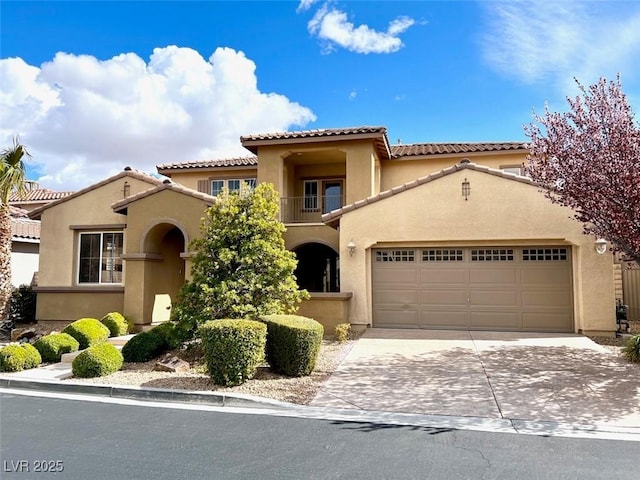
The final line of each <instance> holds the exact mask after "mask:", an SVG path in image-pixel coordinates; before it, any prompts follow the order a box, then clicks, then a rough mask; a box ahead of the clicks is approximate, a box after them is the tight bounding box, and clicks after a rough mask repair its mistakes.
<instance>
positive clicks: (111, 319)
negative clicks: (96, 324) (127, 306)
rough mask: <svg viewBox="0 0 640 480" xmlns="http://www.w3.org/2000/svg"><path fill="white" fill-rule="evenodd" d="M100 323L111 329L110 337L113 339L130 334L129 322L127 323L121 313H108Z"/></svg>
mask: <svg viewBox="0 0 640 480" xmlns="http://www.w3.org/2000/svg"><path fill="white" fill-rule="evenodd" d="M100 323H102V324H103V325H104V326H105V327H107V328H108V329H109V335H110V336H111V337H121V336H122V335H126V334H127V333H129V322H127V320H126V319H125V318H124V315H122V314H121V313H118V312H110V313H107V314H106V315H105V316H104V317H102V318H101V319H100Z"/></svg>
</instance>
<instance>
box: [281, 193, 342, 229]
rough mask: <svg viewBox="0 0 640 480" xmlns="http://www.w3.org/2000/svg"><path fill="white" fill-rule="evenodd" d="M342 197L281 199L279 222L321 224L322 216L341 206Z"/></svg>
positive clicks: (325, 196)
mask: <svg viewBox="0 0 640 480" xmlns="http://www.w3.org/2000/svg"><path fill="white" fill-rule="evenodd" d="M343 200H344V199H343V197H342V195H323V196H307V197H282V198H281V199H280V220H281V221H282V222H283V223H322V215H323V214H325V213H329V212H330V211H332V210H335V209H337V208H340V207H342V206H343Z"/></svg>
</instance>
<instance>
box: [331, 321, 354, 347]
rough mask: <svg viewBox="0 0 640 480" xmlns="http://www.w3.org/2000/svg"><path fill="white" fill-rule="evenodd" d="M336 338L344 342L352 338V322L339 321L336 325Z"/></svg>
mask: <svg viewBox="0 0 640 480" xmlns="http://www.w3.org/2000/svg"><path fill="white" fill-rule="evenodd" d="M335 338H336V341H337V342H340V343H344V342H346V341H347V340H349V339H350V338H351V324H350V323H339V324H338V325H336V329H335Z"/></svg>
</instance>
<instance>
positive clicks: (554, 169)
mask: <svg viewBox="0 0 640 480" xmlns="http://www.w3.org/2000/svg"><path fill="white" fill-rule="evenodd" d="M576 83H577V84H578V87H579V88H580V91H581V92H582V95H580V96H576V97H575V98H573V99H572V98H567V101H568V103H569V107H570V111H568V112H565V113H557V112H551V111H550V110H549V108H548V107H546V108H545V113H544V115H543V116H539V115H535V114H534V122H533V123H531V124H530V125H527V126H525V127H524V129H525V134H526V135H527V136H528V137H529V138H530V139H531V142H530V143H529V155H528V157H527V160H528V165H527V174H528V175H529V176H530V177H531V178H532V179H533V180H534V181H536V182H537V183H538V184H539V185H540V186H541V187H542V188H543V189H544V191H545V194H546V196H547V197H548V198H549V199H550V200H551V201H552V202H554V203H558V204H561V205H564V206H567V207H571V208H572V209H573V210H574V211H575V218H576V219H577V220H578V221H580V222H583V223H584V231H585V233H587V234H591V235H594V236H596V237H601V238H604V239H606V240H609V241H610V242H611V243H612V244H613V246H614V248H615V249H617V250H619V251H620V252H622V253H623V254H625V255H626V256H627V257H630V259H632V260H635V261H636V262H638V263H639V264H640V125H638V124H637V123H635V122H634V118H633V112H632V111H631V107H630V106H629V102H628V101H627V97H626V95H625V94H624V93H623V92H622V86H621V84H620V77H619V76H618V78H617V79H616V81H607V80H606V79H604V78H601V79H600V81H599V82H598V83H596V84H595V85H591V86H589V87H584V86H583V85H581V84H580V82H578V81H577V80H576Z"/></svg>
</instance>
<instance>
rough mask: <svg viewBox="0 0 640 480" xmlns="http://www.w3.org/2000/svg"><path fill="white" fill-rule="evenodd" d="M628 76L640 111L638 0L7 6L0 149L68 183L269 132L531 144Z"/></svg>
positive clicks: (216, 152) (37, 172) (39, 174)
mask: <svg viewBox="0 0 640 480" xmlns="http://www.w3.org/2000/svg"><path fill="white" fill-rule="evenodd" d="M618 74H619V75H620V77H621V82H622V86H623V90H624V91H625V93H626V94H627V96H628V98H629V101H630V103H631V105H632V108H633V109H634V111H636V112H638V111H640V2H637V1H629V2H624V1H595V0H592V1H586V2H585V1H572V0H562V1H553V0H548V1H547V0H545V1H460V2H458V1H439V2H435V1H434V2H432V1H410V2H405V1H338V0H302V1H278V2H272V1H251V2H247V1H229V2H218V1H181V2H174V1H139V2H127V1H115V2H114V1H68V2H57V1H39V2H37V1H11V0H2V2H0V146H2V148H6V147H8V146H10V145H11V144H12V141H13V138H15V137H16V135H18V136H19V138H20V142H21V143H22V144H24V145H26V146H27V147H28V149H29V152H30V153H31V158H30V159H28V161H27V173H28V176H29V179H30V180H35V181H38V182H39V184H40V185H41V186H42V187H45V188H51V189H53V190H60V191H70V190H77V189H81V188H84V187H87V186H89V185H90V184H92V183H95V182H97V181H100V180H102V179H104V178H106V177H108V176H110V175H113V174H115V173H117V172H119V171H121V170H122V169H123V168H124V167H125V166H131V167H133V168H136V169H139V170H142V171H145V172H148V173H155V172H156V169H155V166H156V165H158V164H162V163H173V162H186V161H192V160H206V159H216V158H228V157H235V156H247V155H249V154H250V153H249V152H248V151H247V150H244V149H243V148H242V146H241V145H240V136H241V135H249V134H256V133H267V132H274V131H287V130H307V129H319V128H341V127H354V126H364V125H366V126H384V127H386V128H387V130H388V136H389V140H390V142H391V143H397V142H401V143H424V142H481V141H526V140H527V137H526V136H525V135H524V131H523V126H524V125H525V124H528V123H531V121H532V114H533V112H534V111H535V112H537V113H543V112H544V108H545V105H548V107H549V108H550V109H551V110H554V111H566V110H567V103H566V97H567V96H575V95H577V94H578V93H579V90H578V89H577V86H576V83H575V81H574V78H577V79H578V80H579V81H580V82H581V83H582V84H584V85H589V84H592V83H596V82H597V80H598V79H599V78H600V77H606V78H609V79H615V77H616V75H618ZM636 118H637V117H636Z"/></svg>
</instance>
